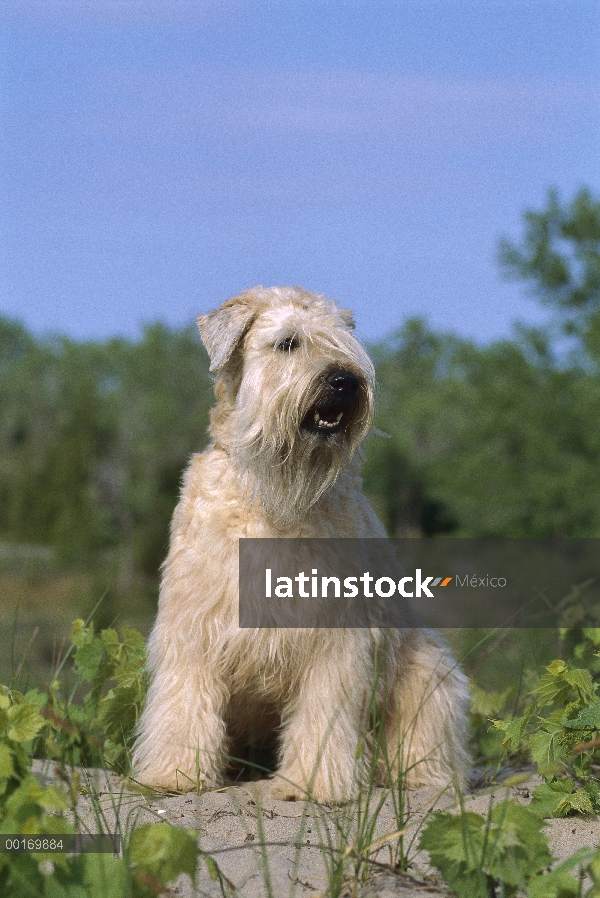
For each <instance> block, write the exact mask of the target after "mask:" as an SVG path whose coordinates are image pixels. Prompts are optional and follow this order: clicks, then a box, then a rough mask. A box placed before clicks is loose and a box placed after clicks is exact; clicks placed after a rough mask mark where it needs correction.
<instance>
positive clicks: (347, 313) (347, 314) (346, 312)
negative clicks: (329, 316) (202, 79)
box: [340, 309, 356, 331]
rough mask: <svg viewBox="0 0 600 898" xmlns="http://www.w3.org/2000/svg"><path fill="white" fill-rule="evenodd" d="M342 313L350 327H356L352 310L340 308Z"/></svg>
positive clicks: (343, 319) (345, 322)
mask: <svg viewBox="0 0 600 898" xmlns="http://www.w3.org/2000/svg"><path fill="white" fill-rule="evenodd" d="M340 315H341V316H342V321H343V322H344V324H345V325H346V327H349V328H350V330H351V331H353V330H354V328H355V327H356V323H355V321H354V314H353V312H351V311H350V309H340Z"/></svg>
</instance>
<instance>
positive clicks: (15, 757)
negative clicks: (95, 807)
mask: <svg viewBox="0 0 600 898" xmlns="http://www.w3.org/2000/svg"><path fill="white" fill-rule="evenodd" d="M115 637H116V634H114V635H113V633H111V632H107V631H104V632H103V633H101V634H100V635H99V636H94V634H93V630H91V628H86V627H83V626H82V624H81V622H80V621H77V622H76V624H75V626H74V640H75V642H76V645H77V650H76V655H75V660H76V664H77V665H78V667H79V668H80V669H81V670H86V672H87V680H88V681H89V682H90V683H91V684H92V689H91V690H90V693H89V694H88V695H87V696H86V698H85V700H84V706H83V714H84V716H85V715H86V714H87V715H88V718H89V717H90V716H91V721H92V725H93V726H94V727H95V728H96V730H97V731H99V730H100V729H101V728H102V727H103V726H104V727H106V736H105V739H104V744H105V745H107V744H108V745H112V744H114V743H113V740H112V738H111V735H112V736H115V737H116V738H118V736H116V734H115V733H114V732H113V730H112V728H111V727H112V723H111V720H112V718H113V716H114V715H115V712H116V709H117V707H118V705H119V703H120V702H122V700H123V696H122V695H121V696H120V697H119V691H120V690H122V689H127V682H129V683H132V682H134V683H137V682H138V674H137V673H136V667H137V664H136V662H137V656H139V653H140V649H141V647H142V646H141V642H140V640H141V637H140V636H139V634H134V633H132V632H128V633H126V634H125V639H124V640H123V642H120V643H119V642H118V640H116V638H115ZM132 657H133V658H134V659H135V660H132ZM127 670H129V675H127V673H126V672H127ZM113 679H114V680H116V682H117V685H116V687H115V688H114V689H112V690H109V692H108V693H106V692H105V691H104V687H105V683H106V681H107V680H113ZM111 693H112V696H111ZM40 696H41V693H37V692H32V693H31V694H29V695H28V696H24V695H22V694H20V693H18V692H16V691H14V690H9V689H8V688H7V687H4V686H3V687H0V834H11V835H16V834H21V835H24V836H27V837H32V836H44V835H52V836H55V837H59V836H60V834H63V835H64V834H69V833H74V832H75V831H76V828H75V826H74V824H73V822H70V820H69V816H70V818H71V820H73V819H75V820H76V819H77V814H76V803H77V792H78V777H77V775H76V774H74V775H73V777H72V779H70V780H69V779H67V778H66V776H65V774H64V773H61V776H62V777H63V779H65V781H66V783H67V787H68V788H64V787H63V788H61V786H60V785H58V786H48V787H43V786H41V785H40V784H39V783H38V781H37V779H36V778H35V777H34V776H33V775H32V773H31V763H32V756H33V754H34V752H35V750H36V747H37V748H40V747H41V746H43V745H46V746H48V745H49V744H50V743H51V742H52V740H54V741H53V745H54V750H55V751H57V750H58V749H59V748H60V747H62V749H63V750H64V749H65V748H68V746H66V745H65V742H64V740H63V742H62V744H61V743H60V738H61V737H62V735H64V733H65V725H66V723H67V722H68V721H69V718H73V717H76V714H75V706H73V705H70V706H69V708H68V709H67V711H68V714H67V716H65V718H64V719H60V718H58V716H57V714H56V713H55V710H54V708H55V705H54V704H52V705H50V704H49V702H48V703H46V704H45V705H42V703H41V701H40ZM103 702H104V703H105V704H104V705H103ZM111 704H112V707H111V708H109V706H110V705H111ZM49 707H51V708H52V710H51V711H49ZM63 710H65V709H63ZM80 722H81V721H80ZM67 732H68V734H69V735H70V737H71V738H72V739H73V740H75V741H77V740H79V743H80V744H81V732H80V731H76V730H75V729H74V728H73V727H70V728H69V729H68V730H67ZM57 737H58V740H57ZM122 748H124V744H122ZM66 755H67V757H69V758H70V757H71V754H70V753H69V752H68V751H67V752H66ZM65 759H66V758H65V757H64V756H63V757H61V758H60V760H61V761H64V760H65ZM198 856H199V852H198V847H197V844H196V835H195V832H193V831H192V832H190V831H188V830H182V829H178V828H176V827H173V826H169V825H167V824H157V825H149V824H146V825H145V826H140V827H137V828H135V829H134V830H133V833H132V835H131V838H130V839H129V840H128V842H126V844H125V846H124V855H123V857H116V856H112V855H108V854H93V853H81V854H78V855H74V856H73V855H68V854H66V853H55V852H50V851H46V852H44V851H36V852H23V853H15V854H12V853H10V852H4V853H1V852H0V893H2V894H3V895H11V896H13V898H21V896H23V898H25V896H31V895H40V896H48V898H55V896H56V898H63V896H64V898H79V896H81V898H83V896H91V898H150V896H155V895H157V894H159V893H162V892H163V891H164V890H165V887H166V885H167V884H168V883H169V882H172V881H173V880H175V879H176V878H177V877H178V876H179V874H180V873H187V874H188V876H190V877H191V878H192V879H193V878H194V876H195V872H196V866H197V861H198ZM209 861H210V862H211V863H212V867H211V869H213V870H217V871H218V867H217V866H216V864H215V862H214V861H213V860H212V859H209ZM218 872H219V873H220V871H218Z"/></svg>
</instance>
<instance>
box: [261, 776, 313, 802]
mask: <svg viewBox="0 0 600 898" xmlns="http://www.w3.org/2000/svg"><path fill="white" fill-rule="evenodd" d="M308 797H309V796H308V792H307V790H306V789H302V788H301V787H300V786H296V785H295V784H294V783H288V782H286V780H283V779H280V778H277V779H276V780H275V782H273V783H272V784H271V786H270V788H269V798H274V799H275V800H276V801H303V800H306V799H307V798H308Z"/></svg>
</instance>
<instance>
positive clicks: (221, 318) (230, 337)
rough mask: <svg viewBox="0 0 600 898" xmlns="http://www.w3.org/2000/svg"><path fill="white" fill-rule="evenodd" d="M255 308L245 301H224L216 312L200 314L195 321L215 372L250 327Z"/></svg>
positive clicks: (211, 370) (225, 362)
mask: <svg viewBox="0 0 600 898" xmlns="http://www.w3.org/2000/svg"><path fill="white" fill-rule="evenodd" d="M254 316H255V309H252V308H251V307H250V306H249V305H247V304H245V303H231V304H229V303H225V305H223V306H222V307H221V308H220V309H217V310H216V312H210V313H209V314H208V315H200V316H199V317H198V318H197V319H196V321H197V323H198V329H199V331H200V336H201V337H202V342H203V343H204V345H205V347H206V351H207V352H208V357H209V359H210V368H209V371H210V372H211V374H215V373H216V372H218V371H220V370H221V369H222V368H223V367H224V365H226V364H227V362H228V361H229V359H230V358H231V356H232V354H233V351H234V349H235V348H236V346H237V345H238V343H239V342H240V340H241V339H242V337H243V336H244V334H245V333H246V332H247V331H248V329H249V328H250V326H251V324H252V321H253V320H254Z"/></svg>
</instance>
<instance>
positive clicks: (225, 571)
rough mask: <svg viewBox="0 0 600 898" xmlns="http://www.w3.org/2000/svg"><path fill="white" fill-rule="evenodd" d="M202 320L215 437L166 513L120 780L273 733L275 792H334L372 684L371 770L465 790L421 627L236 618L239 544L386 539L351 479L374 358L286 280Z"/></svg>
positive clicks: (349, 766)
mask: <svg viewBox="0 0 600 898" xmlns="http://www.w3.org/2000/svg"><path fill="white" fill-rule="evenodd" d="M198 325H199V328H200V333H201V336H202V339H203V341H204V344H205V346H206V349H207V351H208V354H209V357H210V362H211V367H210V370H211V372H213V373H214V374H215V375H216V383H215V394H216V398H217V402H216V405H215V407H214V409H213V411H212V414H211V426H210V433H211V436H212V443H211V444H210V446H209V447H208V449H206V451H205V452H203V453H201V454H199V455H195V456H194V457H193V458H192V461H191V463H190V466H189V468H188V470H187V472H186V475H185V479H184V484H183V489H182V493H181V500H180V502H179V504H178V506H177V508H176V510H175V514H174V517H173V523H172V530H171V546H170V551H169V555H168V557H167V560H166V562H165V565H164V574H163V581H162V588H161V593H160V601H159V610H158V617H157V620H156V624H155V626H154V629H153V631H152V635H151V637H150V640H149V668H150V672H151V676H152V682H151V686H150V690H149V694H148V700H147V704H146V707H145V709H144V711H143V714H142V716H141V719H140V723H139V727H138V738H137V742H136V746H135V751H134V759H133V762H134V775H135V776H136V777H137V778H138V779H139V780H140V781H141V782H143V783H146V784H148V785H151V786H154V787H157V788H160V789H166V790H181V791H187V790H190V789H193V788H197V787H198V785H199V784H202V783H204V784H205V785H206V786H207V787H211V786H214V785H215V784H217V783H218V782H219V781H220V776H221V775H222V772H223V769H224V767H225V766H226V762H227V755H228V752H232V750H233V747H234V746H235V745H236V744H238V743H239V740H240V739H244V737H245V736H247V734H248V732H250V731H252V732H253V733H254V734H255V735H256V733H263V734H267V733H270V734H271V736H273V734H276V735H277V739H278V746H279V766H278V771H277V774H276V775H275V779H274V782H273V785H272V787H271V794H272V795H273V796H274V797H279V798H299V797H302V796H305V795H306V794H307V793H309V794H311V795H312V796H314V798H315V799H317V800H320V801H327V800H329V801H342V800H344V799H347V798H348V797H349V796H350V795H351V794H352V793H353V791H354V790H355V788H356V786H357V785H358V784H360V782H361V777H362V775H363V774H364V771H365V765H366V764H367V763H368V759H369V751H370V750H371V749H370V748H369V746H370V744H371V743H370V741H369V738H368V735H367V732H368V728H369V725H370V724H369V703H370V698H371V696H372V695H373V694H375V701H376V703H377V704H378V705H379V709H378V712H379V715H380V719H381V720H382V721H383V728H382V731H383V734H384V736H383V741H384V745H383V757H384V763H383V764H382V765H381V767H382V770H383V774H384V775H387V776H390V775H391V776H396V775H398V773H399V771H402V770H403V771H405V772H406V777H407V782H408V785H409V786H415V785H418V784H421V783H428V784H436V785H443V784H445V783H448V782H449V781H454V782H455V783H457V784H459V785H461V784H462V783H463V782H464V779H465V775H466V770H467V754H466V750H465V729H466V727H465V720H466V704H467V690H466V681H465V678H464V676H463V675H462V674H461V673H460V672H459V671H458V669H457V667H456V665H455V663H454V661H453V659H452V658H451V656H450V655H449V653H448V651H447V649H446V647H445V645H444V643H443V642H442V640H441V639H440V638H439V637H438V636H437V635H436V634H434V633H433V632H432V631H428V630H422V629H404V630H403V629H397V630H381V629H375V628H371V629H351V628H339V629H317V628H315V629H308V628H306V629H281V628H278V629H240V628H239V618H238V541H239V540H240V539H243V538H247V537H318V538H329V537H340V538H345V537H353V538H364V537H385V531H384V528H383V526H382V524H381V523H380V522H379V520H378V519H377V517H376V515H375V513H374V511H373V509H372V508H371V506H370V504H369V502H368V501H367V499H366V498H365V496H364V494H363V493H362V490H361V480H360V476H359V463H358V460H357V453H356V450H357V448H358V446H359V444H360V442H361V441H362V440H363V439H364V437H365V436H366V435H367V433H368V431H369V429H370V427H371V421H372V415H373V390H374V371H373V366H372V363H371V361H370V359H369V357H368V356H367V354H366V352H365V350H364V349H363V347H362V346H361V344H360V343H359V342H358V340H357V339H356V337H355V336H354V334H353V322H352V316H351V314H350V313H349V312H347V311H345V310H343V309H339V308H338V307H337V306H336V305H335V304H334V303H333V302H331V301H329V300H327V299H325V298H324V297H322V296H316V295H314V294H311V293H307V292H306V291H304V290H302V289H300V288H297V287H295V288H287V287H284V288H271V289H264V288H262V287H257V288H255V289H253V290H249V291H247V292H245V293H242V294H240V295H239V296H237V297H235V298H233V299H230V300H228V301H227V302H226V303H224V305H223V306H222V307H221V308H220V309H218V310H217V311H215V312H212V313H211V314H209V315H205V316H202V317H200V318H199V319H198ZM384 655H385V661H384V663H383V667H382V666H381V658H382V657H384ZM376 658H379V661H377V662H376ZM377 666H379V671H376V667H377ZM375 682H376V687H375V689H374V683H375ZM371 725H372V721H371ZM361 746H363V750H361ZM357 758H358V759H359V760H357Z"/></svg>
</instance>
